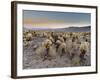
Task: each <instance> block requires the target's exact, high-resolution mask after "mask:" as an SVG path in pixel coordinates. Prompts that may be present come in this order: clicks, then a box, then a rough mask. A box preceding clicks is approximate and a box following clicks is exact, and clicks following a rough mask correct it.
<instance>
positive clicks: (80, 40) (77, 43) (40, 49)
mask: <svg viewBox="0 0 100 80" xmlns="http://www.w3.org/2000/svg"><path fill="white" fill-rule="evenodd" d="M38 38H39V39H40V41H38V43H37V44H35V41H36V40H37V39H38ZM32 43H34V45H32ZM90 43H91V42H90V32H49V31H24V33H23V46H24V47H26V48H27V47H29V46H30V45H31V47H32V50H33V52H34V54H35V55H37V56H38V57H40V58H41V59H42V61H46V60H53V59H56V58H57V57H60V58H63V56H66V58H68V59H69V60H70V63H71V66H79V65H88V64H87V63H86V60H87V58H86V56H90ZM66 64H67V63H66Z"/></svg>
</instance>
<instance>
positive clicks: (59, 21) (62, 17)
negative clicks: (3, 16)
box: [23, 10, 91, 28]
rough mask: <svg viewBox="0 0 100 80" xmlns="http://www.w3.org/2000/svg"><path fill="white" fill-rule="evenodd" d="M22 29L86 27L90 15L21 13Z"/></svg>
mask: <svg viewBox="0 0 100 80" xmlns="http://www.w3.org/2000/svg"><path fill="white" fill-rule="evenodd" d="M23 22H24V27H29V28H65V27H70V26H78V27H81V26H87V25H90V24H91V14H90V13H74V12H53V11H34V10H32V11H31V10H24V11H23Z"/></svg>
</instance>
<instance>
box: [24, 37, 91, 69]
mask: <svg viewBox="0 0 100 80" xmlns="http://www.w3.org/2000/svg"><path fill="white" fill-rule="evenodd" d="M43 40H45V38H40V37H38V38H34V40H32V41H31V42H30V45H29V46H28V47H25V46H23V69H36V68H57V67H75V65H73V62H72V60H71V59H70V58H69V57H68V55H63V56H62V57H60V56H57V57H56V58H54V59H51V60H48V59H47V60H44V61H43V58H41V57H39V56H38V55H36V54H35V50H34V49H33V46H34V45H36V44H37V45H39V44H40V43H41V42H42V41H43ZM76 58H77V59H78V57H76ZM85 58H86V60H84V64H79V65H77V66H90V51H89V53H88V55H87V56H85Z"/></svg>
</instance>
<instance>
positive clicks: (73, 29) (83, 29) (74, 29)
mask: <svg viewBox="0 0 100 80" xmlns="http://www.w3.org/2000/svg"><path fill="white" fill-rule="evenodd" d="M24 30H42V31H56V32H90V31H91V26H83V27H75V26H71V27H67V28H56V29H51V28H31V29H29V28H25V27H24Z"/></svg>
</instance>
